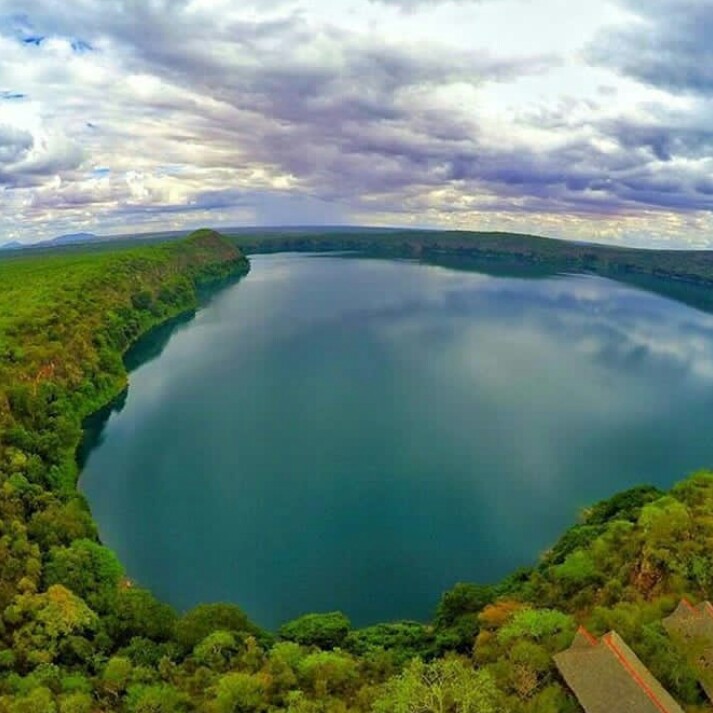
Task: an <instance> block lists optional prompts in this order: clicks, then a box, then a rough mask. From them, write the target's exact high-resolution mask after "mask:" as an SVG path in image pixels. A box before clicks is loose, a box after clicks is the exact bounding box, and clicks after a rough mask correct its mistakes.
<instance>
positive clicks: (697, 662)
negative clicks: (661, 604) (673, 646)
mask: <svg viewBox="0 0 713 713" xmlns="http://www.w3.org/2000/svg"><path fill="white" fill-rule="evenodd" d="M662 623H663V625H664V627H665V629H666V631H668V633H669V634H670V635H671V638H672V639H673V640H674V641H675V642H676V643H677V644H678V645H679V646H680V648H681V649H682V651H683V652H684V653H685V654H686V655H687V656H688V658H689V661H690V662H691V664H692V665H693V667H694V668H695V669H696V672H697V673H698V674H699V678H700V682H701V685H702V686H703V690H704V691H705V692H706V695H707V696H708V698H709V699H710V700H711V701H713V606H711V604H710V602H703V603H701V604H699V605H698V606H693V605H692V604H691V603H690V602H689V601H688V600H687V599H682V600H681V602H680V603H679V605H678V607H676V611H674V612H673V614H671V616H669V617H667V618H666V619H664V620H663V622H662Z"/></svg>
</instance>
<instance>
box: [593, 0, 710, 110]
mask: <svg viewBox="0 0 713 713" xmlns="http://www.w3.org/2000/svg"><path fill="white" fill-rule="evenodd" d="M622 2H623V4H624V6H625V7H626V8H627V9H628V10H629V11H631V12H632V13H635V15H636V18H637V21H636V22H633V23H631V24H630V26H628V27H623V28H614V29H613V30H610V31H604V32H602V34H601V36H600V37H599V39H598V40H597V41H596V42H595V43H594V45H593V46H592V47H591V49H590V57H591V59H592V60H593V61H595V62H598V63H601V64H605V65H607V66H611V67H614V68H616V69H618V70H619V71H621V72H623V73H624V74H627V75H629V76H631V77H634V78H635V79H637V80H640V81H642V82H646V83H647V84H651V85H653V86H656V87H660V88H662V89H665V90H669V91H683V92H691V93H694V94H703V95H707V96H712V95H713V43H711V37H713V8H711V3H710V0H646V2H641V1H640V0H622Z"/></svg>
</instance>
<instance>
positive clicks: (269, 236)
mask: <svg viewBox="0 0 713 713" xmlns="http://www.w3.org/2000/svg"><path fill="white" fill-rule="evenodd" d="M229 237H230V238H231V240H233V241H234V242H235V244H236V245H238V246H239V247H240V248H241V249H242V250H244V251H245V252H246V253H248V254H250V253H262V252H279V251H289V250H294V251H311V252H324V251H344V250H359V251H363V252H369V253H371V254H373V255H400V256H409V257H414V258H418V259H421V260H424V261H427V262H440V261H444V260H448V259H453V258H459V259H463V258H479V259H487V260H490V261H491V262H502V263H508V262H510V263H515V262H516V263H518V264H520V265H531V266H536V267H538V268H540V269H542V270H550V271H553V272H557V271H559V272H586V273H591V274H599V275H603V276H607V277H615V278H622V277H624V278H625V277H627V276H635V275H644V276H654V277H666V278H673V279H676V280H683V281H687V282H691V283H696V284H711V283H713V251H709V250H643V249H637V248H623V247H614V246H608V245H596V244H589V243H575V242H571V241H567V240H558V239H555V238H544V237H539V236H535V235H520V234H516V233H484V232H483V233H478V232H468V231H418V230H398V231H394V230H389V231H383V232H379V231H376V230H373V231H368V232H364V233H359V232H358V231H356V232H343V231H339V232H323V233H314V232H310V231H305V232H291V233H284V232H280V231H274V232H272V231H265V232H264V233H259V234H243V233H229Z"/></svg>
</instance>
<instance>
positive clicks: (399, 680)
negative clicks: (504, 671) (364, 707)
mask: <svg viewBox="0 0 713 713" xmlns="http://www.w3.org/2000/svg"><path fill="white" fill-rule="evenodd" d="M373 711H374V713H505V707H504V699H503V696H502V694H501V693H500V692H499V691H498V689H497V686H496V685H495V681H494V679H493V677H492V676H491V675H490V674H489V673H488V672H487V671H485V670H482V669H480V670H476V669H473V667H472V666H471V665H470V664H469V663H468V662H466V661H465V660H463V659H460V658H447V659H440V660H438V661H434V662H433V663H431V664H424V663H423V662H422V661H420V660H418V659H415V660H414V661H413V662H412V663H411V664H410V665H409V666H408V667H407V668H406V669H405V671H404V672H403V673H402V674H401V675H399V676H396V677H394V678H392V679H390V680H389V681H387V683H386V684H385V685H384V686H383V687H382V689H381V692H380V694H379V696H378V697H377V699H376V700H375V701H374V706H373Z"/></svg>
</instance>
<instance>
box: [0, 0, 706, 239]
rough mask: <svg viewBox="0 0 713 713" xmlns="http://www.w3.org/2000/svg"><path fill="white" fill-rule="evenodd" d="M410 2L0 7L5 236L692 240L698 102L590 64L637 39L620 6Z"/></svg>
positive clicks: (700, 147) (700, 120) (700, 165)
mask: <svg viewBox="0 0 713 713" xmlns="http://www.w3.org/2000/svg"><path fill="white" fill-rule="evenodd" d="M666 1H668V0H666ZM694 1H695V0H687V2H694ZM657 2H660V3H663V4H665V3H664V0H657ZM627 3H628V0H627ZM404 5H405V3H403V2H398V1H394V0H392V1H391V2H389V1H388V0H386V1H384V0H381V1H380V2H377V1H376V0H374V1H371V0H330V1H329V2H327V1H326V0H309V1H308V0H302V1H300V0H284V1H280V0H275V1H273V2H264V1H261V2H257V1H255V2H237V0H217V1H216V0H212V1H211V2H207V1H206V0H143V1H141V2H140V1H139V0H120V1H117V2H114V3H97V2H94V1H93V0H76V2H73V3H59V2H57V1H56V0H36V2H34V3H33V4H32V6H31V8H30V9H29V11H28V12H27V14H26V16H24V17H20V18H18V17H17V16H13V8H12V7H10V2H9V0H0V191H2V192H0V200H2V202H3V204H4V207H5V208H6V210H3V211H2V213H0V236H2V237H3V238H13V239H14V238H18V237H19V238H20V239H27V240H29V239H35V238H38V237H42V236H45V235H49V234H53V233H56V232H61V231H64V230H66V229H74V228H80V227H81V228H87V227H91V228H92V229H94V230H96V231H98V232H119V231H122V230H126V229H134V228H137V227H141V226H145V227H146V228H154V229H155V228H157V227H161V228H162V227H166V228H167V229H168V228H173V227H181V226H182V225H194V224H196V223H197V222H198V221H201V222H209V223H216V224H218V223H223V224H224V223H230V222H233V221H234V222H243V221H247V222H250V221H259V222H262V223H264V222H272V223H275V224H284V223H288V222H291V220H292V219H293V218H294V220H297V218H301V219H302V220H301V221H300V222H303V221H304V220H305V219H307V220H309V222H330V223H333V222H335V221H352V222H367V223H371V224H373V223H377V222H385V223H392V224H414V225H429V226H439V225H440V226H444V227H461V228H476V229H477V228H493V227H499V228H503V229H511V230H525V231H528V232H540V233H550V234H556V235H561V236H565V237H567V236H570V237H585V238H588V239H591V238H593V237H595V238H599V239H605V240H620V239H624V240H627V241H629V242H643V241H645V240H646V239H647V236H648V237H649V238H650V239H652V240H656V241H657V242H661V243H666V244H675V243H676V241H680V242H681V243H683V242H686V241H688V242H690V243H691V244H696V245H699V244H704V242H705V241H706V240H707V239H708V236H709V235H710V227H711V209H712V208H713V187H712V184H711V182H710V178H709V177H710V175H711V169H712V168H713V166H712V165H711V162H710V159H709V158H708V157H709V156H710V155H711V152H710V148H711V143H713V138H711V135H710V133H708V129H707V127H708V126H709V125H710V118H711V111H710V106H711V105H710V103H709V100H708V99H707V98H705V97H701V96H698V97H695V98H691V97H690V96H683V95H679V94H677V93H676V92H675V91H673V90H672V88H671V87H670V86H666V87H660V86H659V87H654V86H651V85H650V84H647V83H645V82H643V81H641V77H639V76H638V75H637V76H624V75H622V74H620V73H617V72H616V71H615V70H616V68H609V67H603V66H594V65H592V64H590V62H591V61H592V60H591V54H592V53H591V50H590V48H591V47H592V46H593V45H592V42H593V41H594V40H595V38H596V37H600V36H601V35H600V34H599V33H600V32H601V30H602V28H604V27H608V26H610V25H611V26H613V27H615V28H619V29H618V30H617V31H621V32H625V31H626V32H629V33H630V34H631V33H635V32H636V31H637V28H638V27H639V25H640V21H639V20H638V19H637V17H636V15H635V14H633V13H632V11H631V7H630V4H627V5H621V6H620V5H617V4H616V3H614V2H611V1H608V2H602V3H596V4H595V3H591V4H589V5H586V6H582V7H581V8H578V10H577V12H576V13H575V12H571V4H568V3H566V2H565V0H484V1H483V2H478V1H477V0H476V1H473V2H468V1H467V0H464V1H463V2H420V3H418V4H417V6H414V5H413V4H409V7H410V8H411V10H408V8H406V9H407V10H408V11H407V12H404V11H403V10H404V7H403V6H404ZM3 17H4V18H5V19H4V20H3ZM8 18H9V19H8ZM96 167H103V168H104V169H106V170H104V171H101V172H99V173H97V172H96V171H95V168H96ZM320 218H323V221H321V220H320ZM706 231H708V232H707V233H706Z"/></svg>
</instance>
